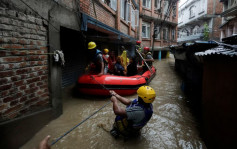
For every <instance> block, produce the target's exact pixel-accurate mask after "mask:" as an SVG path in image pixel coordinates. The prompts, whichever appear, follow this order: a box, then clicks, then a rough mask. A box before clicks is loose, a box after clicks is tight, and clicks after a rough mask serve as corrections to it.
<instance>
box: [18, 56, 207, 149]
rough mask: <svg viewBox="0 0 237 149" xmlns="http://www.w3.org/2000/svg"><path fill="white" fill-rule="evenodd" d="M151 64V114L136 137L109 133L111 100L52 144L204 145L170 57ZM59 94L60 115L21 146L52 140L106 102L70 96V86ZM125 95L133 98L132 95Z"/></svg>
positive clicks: (70, 147) (64, 147) (63, 148)
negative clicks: (61, 100)
mask: <svg viewBox="0 0 237 149" xmlns="http://www.w3.org/2000/svg"><path fill="white" fill-rule="evenodd" d="M154 65H155V67H156V68H157V74H156V77H155V78H154V79H153V80H152V82H151V83H150V86H151V87H153V88H154V89H155V90H156V93H157V97H156V100H155V101H154V102H153V106H154V114H153V116H152V118H151V120H150V121H149V123H148V124H147V125H146V126H145V127H144V128H143V129H142V131H141V136H140V137H138V138H134V139H132V140H126V141H125V140H123V139H122V138H119V139H117V140H116V139H114V138H113V137H112V136H111V135H110V133H109V130H110V129H111V128H112V124H113V122H114V118H115V116H114V114H113V109H112V103H111V104H109V105H107V106H106V107H105V108H104V109H103V110H102V111H100V112H98V113H97V114H96V115H94V116H93V117H91V118H90V119H89V120H87V121H86V122H85V123H83V124H82V125H80V126H79V127H78V128H76V129H75V130H73V131H72V132H71V133H69V134H68V135H67V136H65V137H64V138H63V139H61V140H60V141H59V142H57V143H56V144H55V145H53V146H52V148H58V149H75V148H80V149H86V148H93V149H94V148H96V149H102V148H103V149H105V148H108V149H110V148H118V149H119V148H136V149H144V148H157V149H158V148H159V149H162V148H170V149H171V148H172V149H173V148H188V149H191V148H199V149H201V148H206V147H205V145H204V143H203V141H202V140H201V139H200V137H199V132H198V131H197V127H196V125H197V124H196V123H195V120H194V118H193V117H192V114H191V113H190V110H189V108H188V107H187V105H186V101H185V96H184V95H183V93H182V91H181V90H180V84H181V79H180V77H179V76H178V75H177V73H176V72H175V70H174V59H173V58H169V59H164V60H161V61H156V62H155V63H154ZM63 94H64V95H63V96H64V104H63V112H64V113H63V115H61V116H60V117H59V118H57V119H56V120H53V121H51V122H50V123H49V124H48V125H46V126H45V127H44V128H42V129H41V130H40V131H39V132H38V133H37V134H36V135H35V136H34V137H33V138H32V139H31V140H29V141H28V142H27V143H26V144H25V145H24V146H22V149H29V148H34V147H35V146H37V144H38V143H39V142H40V141H41V140H42V139H43V138H44V137H45V136H47V135H51V139H50V141H49V142H50V143H51V142H53V140H56V139H57V138H58V137H60V136H61V135H63V134H64V133H65V132H67V131H68V130H70V129H71V128H72V127H74V126H76V125H77V124H78V123H79V122H81V121H82V120H84V119H85V118H87V117H88V116H89V115H91V114H92V113H93V112H95V111H96V110H98V109H99V108H100V107H102V106H103V105H104V104H106V103H107V102H109V99H108V98H107V99H101V98H96V97H83V98H82V97H80V98H78V97H77V98H75V97H72V95H71V90H70V88H69V89H67V90H65V92H64V93H63ZM128 98H129V99H133V98H136V95H133V96H129V97H128Z"/></svg>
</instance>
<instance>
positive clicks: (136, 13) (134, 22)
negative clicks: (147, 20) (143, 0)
mask: <svg viewBox="0 0 237 149" xmlns="http://www.w3.org/2000/svg"><path fill="white" fill-rule="evenodd" d="M131 9H132V11H131V25H132V27H133V28H135V27H136V26H138V21H139V11H138V10H135V9H134V8H132V7H131Z"/></svg>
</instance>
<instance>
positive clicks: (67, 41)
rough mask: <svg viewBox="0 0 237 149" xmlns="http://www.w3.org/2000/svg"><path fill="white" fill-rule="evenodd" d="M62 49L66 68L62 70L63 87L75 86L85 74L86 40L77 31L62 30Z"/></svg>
mask: <svg viewBox="0 0 237 149" xmlns="http://www.w3.org/2000/svg"><path fill="white" fill-rule="evenodd" d="M60 40H61V48H62V50H63V52H64V59H65V66H64V67H63V68H62V87H63V88H64V87H67V86H70V85H73V84H75V83H76V82H77V78H78V76H80V75H82V74H83V73H84V70H85V67H86V65H87V59H86V57H87V56H86V54H87V53H86V52H87V51H86V50H87V49H86V43H85V38H84V37H83V35H82V34H81V32H78V31H76V30H72V29H68V28H65V27H61V28H60Z"/></svg>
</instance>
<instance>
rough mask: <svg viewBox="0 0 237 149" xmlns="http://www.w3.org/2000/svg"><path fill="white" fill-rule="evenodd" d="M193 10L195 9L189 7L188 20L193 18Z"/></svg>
mask: <svg viewBox="0 0 237 149" xmlns="http://www.w3.org/2000/svg"><path fill="white" fill-rule="evenodd" d="M194 8H195V6H191V7H190V8H189V18H190V19H191V18H193V17H195V11H194Z"/></svg>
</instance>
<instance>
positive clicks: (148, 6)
mask: <svg viewBox="0 0 237 149" xmlns="http://www.w3.org/2000/svg"><path fill="white" fill-rule="evenodd" d="M144 2H145V5H144ZM142 6H143V7H145V8H147V9H151V0H143V1H142Z"/></svg>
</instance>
